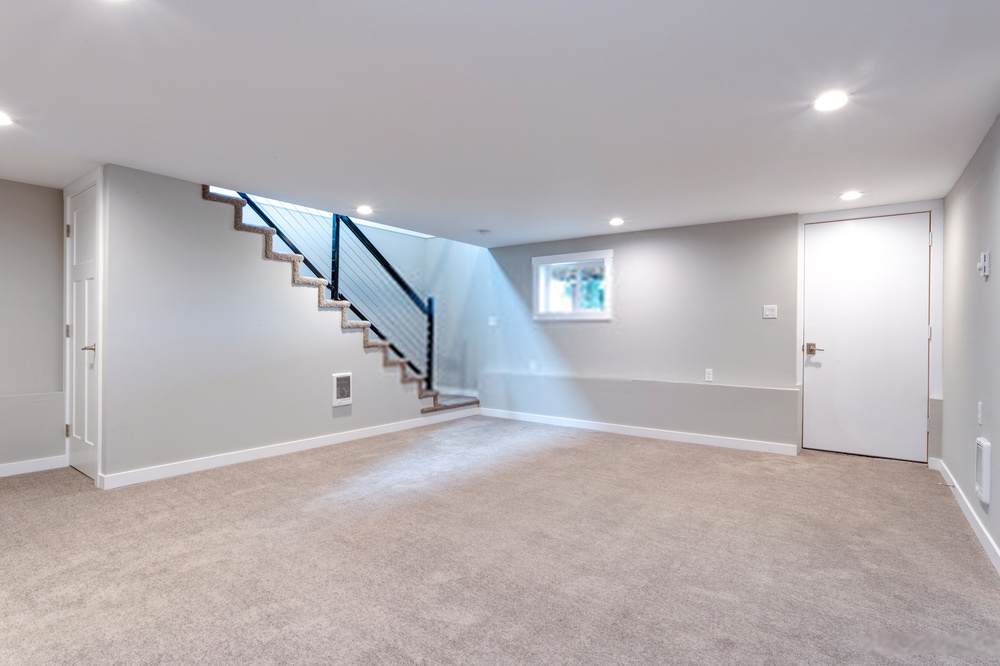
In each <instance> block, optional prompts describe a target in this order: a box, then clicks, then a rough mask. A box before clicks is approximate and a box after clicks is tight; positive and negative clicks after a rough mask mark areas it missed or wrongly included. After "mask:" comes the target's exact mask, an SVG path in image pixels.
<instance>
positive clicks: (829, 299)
mask: <svg viewBox="0 0 1000 666" xmlns="http://www.w3.org/2000/svg"><path fill="white" fill-rule="evenodd" d="M804 233H805V253H804V265H805V281H804V286H805V292H804V325H805V328H804V331H803V333H804V341H805V343H806V347H808V346H809V345H810V344H813V345H815V346H816V348H817V349H816V351H815V353H812V354H810V353H809V350H808V349H806V350H804V352H803V359H804V361H803V363H804V367H803V373H802V378H803V391H804V395H803V422H802V446H803V448H807V449H821V450H824V451H840V452H843V453H856V454H862V455H868V456H879V457H884V458H898V459H901V460H916V461H921V462H926V460H927V398H928V396H927V381H928V379H927V374H928V373H927V370H928V365H927V364H928V341H929V337H930V335H931V331H930V328H929V306H928V303H929V279H930V215H929V214H928V213H914V214H909V215H891V216H886V217H873V218H867V219H861V220H848V221H842V222H822V223H817V224H808V225H806V227H805V232H804Z"/></svg>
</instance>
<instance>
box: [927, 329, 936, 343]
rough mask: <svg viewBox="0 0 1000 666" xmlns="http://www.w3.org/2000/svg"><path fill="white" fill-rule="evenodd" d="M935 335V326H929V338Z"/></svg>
mask: <svg viewBox="0 0 1000 666" xmlns="http://www.w3.org/2000/svg"><path fill="white" fill-rule="evenodd" d="M933 337H934V327H933V326H928V327H927V339H928V340H930V339H932V338H933Z"/></svg>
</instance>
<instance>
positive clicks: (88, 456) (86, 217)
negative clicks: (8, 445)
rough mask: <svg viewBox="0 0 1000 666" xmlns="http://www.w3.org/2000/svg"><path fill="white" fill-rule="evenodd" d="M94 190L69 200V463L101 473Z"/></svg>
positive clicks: (90, 473) (94, 474)
mask: <svg viewBox="0 0 1000 666" xmlns="http://www.w3.org/2000/svg"><path fill="white" fill-rule="evenodd" d="M97 192H98V190H97V186H96V185H94V186H92V187H90V188H88V189H86V190H84V191H83V192H80V193H79V194H76V195H74V196H72V197H70V199H69V210H68V215H67V223H68V224H69V233H68V236H69V237H68V238H67V239H66V250H67V256H68V257H69V273H70V275H69V278H70V279H69V294H68V298H69V303H68V312H69V324H70V334H69V353H68V356H67V362H68V366H69V368H68V369H69V372H68V379H69V383H68V386H67V391H68V393H69V395H68V396H67V398H68V400H69V426H70V427H69V451H68V453H69V464H70V465H72V466H73V467H75V468H76V469H78V470H80V471H81V472H83V473H84V474H86V475H87V476H89V477H91V478H92V479H96V478H97V474H98V446H97V441H98V413H99V412H98V395H97V380H98V366H97V354H98V353H100V348H99V347H98V342H99V341H98V339H97V338H98V321H99V317H100V312H101V309H100V305H101V304H100V289H99V285H98V239H99V227H98V219H99V218H98V209H97V206H98V200H97Z"/></svg>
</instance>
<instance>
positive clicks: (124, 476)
mask: <svg viewBox="0 0 1000 666" xmlns="http://www.w3.org/2000/svg"><path fill="white" fill-rule="evenodd" d="M478 413H479V411H478V409H455V410H452V411H446V412H439V413H436V414H430V415H428V416H421V417H418V418H415V419H408V420H406V421H396V422H394V423H385V424H383V425H377V426H370V427H367V428H358V429H357V430H347V431H345V432H335V433H331V434H329V435H319V436H317V437H309V438H308V439H299V440H294V441H291V442H281V443H279V444H268V445H265V446H258V447H254V448H252V449H240V450H239V451H227V452H226V453H218V454H215V455H211V456H204V457H202V458H190V459H188V460H179V461H177V462H172V463H165V464H163V465H154V466H152V467H141V468H139V469H130V470H128V471H126V472H116V473H114V474H101V475H100V478H99V479H98V484H97V485H98V487H99V488H103V489H105V490H111V489H112V488H121V487H122V486H130V485H132V484H135V483H143V482H145V481H155V480H157V479H166V478H169V477H172V476H180V475H182V474H191V473H192V472H201V471H204V470H207V469H213V468H215V467H224V466H226V465H235V464H237V463H243V462H249V461H251V460H260V459H262V458H271V457H274V456H281V455H285V454H286V453H295V452H297V451H306V450H308V449H316V448H319V447H322V446H330V445H332V444H341V443H343V442H350V441H353V440H356V439H364V438H365V437H375V436H377V435H387V434H389V433H393V432H399V431H401V430H409V429H411V428H420V427H422V426H427V425H432V424H435V423H441V422H443V421H453V420H455V419H462V418H465V417H468V416H475V415H476V414H478Z"/></svg>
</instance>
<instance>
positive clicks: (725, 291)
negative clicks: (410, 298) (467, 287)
mask: <svg viewBox="0 0 1000 666" xmlns="http://www.w3.org/2000/svg"><path fill="white" fill-rule="evenodd" d="M797 234H798V231H797V218H796V217H795V216H794V215H788V216H783V217H775V218H767V219H761V220H747V221H741V222H726V223H721V224H706V225H699V226H691V227H680V228H672V229H660V230H655V231H640V232H635V233H625V234H612V235H607V236H596V237H592V238H580V239H576V240H568V241H559V242H554V243H540V244H534V245H520V246H514V247H505V248H498V249H495V250H493V256H494V257H495V259H496V263H497V266H498V268H499V270H500V275H499V276H498V281H497V284H496V285H495V289H496V290H497V295H496V300H495V311H494V312H493V314H495V315H497V316H498V317H499V318H500V322H499V327H498V330H497V331H496V334H495V335H493V336H492V337H491V348H490V353H489V357H488V359H487V366H488V368H489V369H491V370H498V371H507V372H525V371H530V370H534V371H537V372H539V373H543V374H548V373H555V374H562V373H569V374H573V375H579V376H585V377H613V378H628V379H665V380H672V381H685V382H701V381H702V380H703V379H704V372H705V368H712V369H713V370H714V373H715V382H716V383H718V384H740V385H748V386H772V387H775V386H776V387H789V386H794V385H795V358H796V357H795V355H794V349H795V340H796V336H795V284H796V267H797V263H796V257H797V254H796V253H797V251H798V249H797V248H798V235H797ZM605 249H612V250H614V252H615V256H614V270H615V284H614V289H615V293H614V320H613V321H610V322H551V321H549V322H538V321H534V320H533V319H532V313H531V307H532V305H531V288H532V281H531V258H532V257H535V256H541V255H550V254H562V253H566V252H582V251H585V250H605ZM771 303H773V304H777V305H778V311H779V319H776V320H763V319H761V316H760V306H761V305H764V304H771Z"/></svg>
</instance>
